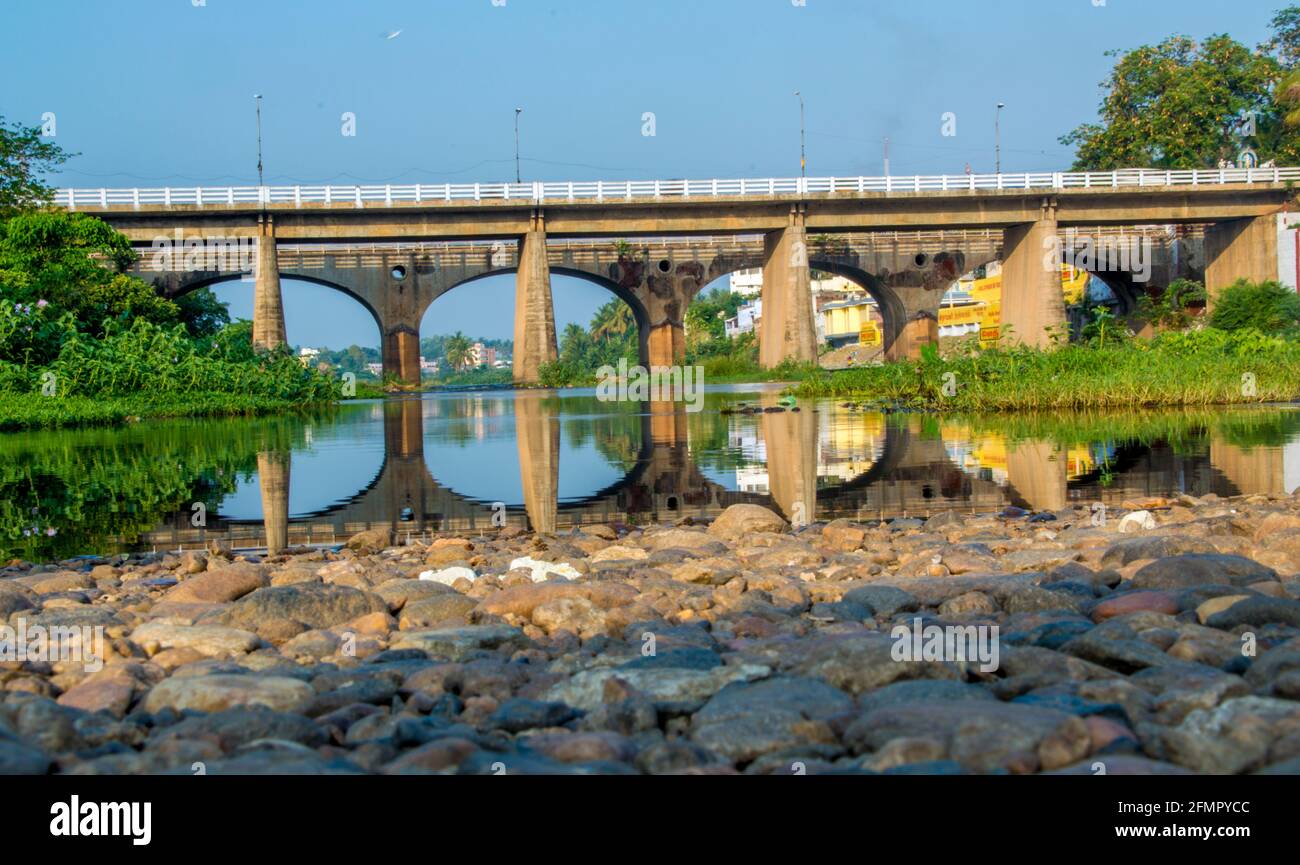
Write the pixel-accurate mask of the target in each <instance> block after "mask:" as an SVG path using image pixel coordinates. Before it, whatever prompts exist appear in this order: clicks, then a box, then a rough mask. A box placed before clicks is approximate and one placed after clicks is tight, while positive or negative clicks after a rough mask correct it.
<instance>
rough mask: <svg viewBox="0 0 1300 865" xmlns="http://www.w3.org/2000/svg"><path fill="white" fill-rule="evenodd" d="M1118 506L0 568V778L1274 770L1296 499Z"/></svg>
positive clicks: (769, 520)
mask: <svg viewBox="0 0 1300 865" xmlns="http://www.w3.org/2000/svg"><path fill="white" fill-rule="evenodd" d="M1126 505H1127V507H1125V508H1123V509H1118V508H1116V509H1112V510H1111V512H1110V513H1109V514H1104V512H1097V511H1094V510H1093V509H1092V508H1090V507H1089V506H1088V505H1087V503H1081V504H1079V505H1078V506H1077V507H1075V508H1074V509H1070V510H1064V511H1059V512H1056V513H1038V514H1028V513H1025V512H1023V511H1018V510H1016V509H1009V510H1008V511H1007V512H1003V513H1001V514H983V515H973V514H957V513H953V512H943V513H938V514H935V515H933V516H930V517H929V518H928V519H924V520H922V519H900V520H895V521H893V522H891V523H887V524H880V525H871V524H859V523H854V522H850V521H846V520H836V521H834V522H831V523H829V524H814V525H811V526H806V527H799V528H792V527H791V526H789V525H788V524H787V523H786V522H785V521H784V520H782V519H781V517H779V516H778V515H776V514H775V513H773V512H771V511H768V510H765V509H763V508H760V507H757V506H754V505H736V506H733V507H731V508H729V509H727V510H726V511H725V512H723V513H722V515H721V516H719V517H718V518H717V519H716V520H714V521H713V523H712V524H710V525H707V526H705V525H698V524H689V523H687V524H681V525H660V526H652V527H630V526H622V525H593V526H589V527H586V528H584V529H583V530H581V531H578V532H575V533H573V534H566V535H563V536H533V535H529V534H525V533H522V532H519V531H518V530H512V529H500V530H493V532H492V533H490V534H484V535H482V536H472V537H443V538H437V539H435V540H433V541H432V542H431V543H412V544H410V545H398V546H393V545H390V544H391V541H392V540H393V539H392V538H391V537H389V535H388V533H387V531H382V530H380V531H374V532H366V533H363V534H361V535H357V536H356V537H354V538H352V539H351V540H350V541H349V543H348V544H347V546H346V547H345V548H341V549H338V550H337V551H332V550H318V549H313V550H307V549H302V550H292V549H291V550H287V551H285V552H283V553H280V554H277V555H272V556H267V557H257V556H251V555H232V554H231V553H230V552H229V551H223V550H220V549H213V550H210V551H208V552H186V553H184V554H180V555H177V554H175V553H165V554H147V555H134V556H129V557H125V556H123V557H114V558H111V559H109V558H102V559H79V560H73V561H68V562H62V563H54V564H46V565H32V564H30V563H24V562H12V563H9V564H8V566H7V567H4V568H3V569H0V621H7V623H8V630H6V631H5V634H6V635H7V636H6V639H8V640H10V644H9V645H10V649H11V651H10V653H9V654H7V655H5V658H6V659H5V660H4V661H3V662H0V683H2V685H3V694H0V697H2V698H3V702H2V703H0V772H5V773H45V772H63V773H92V774H114V773H197V772H206V773H208V774H218V773H250V772H266V773H281V772H292V773H393V774H395V773H420V772H434V773H495V774H520V773H549V772H577V773H733V772H745V773H786V774H791V773H808V774H814V773H822V772H862V773H941V774H952V773H1006V772H1010V773H1038V772H1051V773H1077V774H1095V773H1100V772H1103V771H1104V772H1106V773H1107V774H1124V773H1256V772H1263V773H1295V772H1298V771H1300V600H1298V599H1297V598H1300V497H1291V498H1283V497H1267V496H1252V497H1248V498H1234V499H1220V498H1217V497H1214V496H1206V497H1204V498H1200V499H1197V498H1190V497H1186V496H1184V497H1181V498H1178V499H1177V500H1169V501H1166V500H1152V501H1137V502H1129V503H1126ZM1103 515H1104V517H1105V518H1104V519H1102V518H1101V517H1102V516H1103ZM918 620H919V621H920V623H921V624H922V625H923V626H930V625H939V626H974V628H980V627H982V628H985V629H986V630H985V631H983V632H982V633H985V634H987V633H991V630H990V629H991V628H992V627H993V626H996V627H997V630H996V640H997V643H996V645H997V649H998V651H997V663H996V667H994V668H992V669H987V667H988V666H989V665H988V664H983V665H982V664H981V663H979V661H978V660H974V659H970V658H969V657H968V658H966V659H961V658H954V657H953V655H952V652H951V651H949V652H946V653H945V652H941V653H937V654H931V653H930V652H928V651H927V652H924V653H921V654H920V655H907V654H906V653H905V652H904V653H903V654H904V656H903V657H900V645H901V644H902V641H901V640H900V638H899V637H898V636H897V633H898V632H897V631H896V629H897V628H898V627H900V626H901V627H907V628H911V627H913V626H914V625H916V624H917V623H918ZM73 627H75V628H92V629H94V628H102V631H97V632H96V633H102V634H103V637H104V640H103V647H102V654H103V657H102V659H101V660H102V668H99V667H100V664H98V663H88V662H87V661H86V660H85V658H84V657H77V658H68V657H63V658H58V657H53V658H47V659H40V658H33V657H31V656H30V654H29V655H28V656H26V657H21V656H16V655H15V654H14V653H13V651H12V650H13V649H14V647H15V641H16V640H17V639H18V636H16V635H19V634H20V633H21V634H23V635H26V638H28V639H30V635H31V634H32V633H34V632H35V630H34V629H38V628H39V629H46V630H47V631H48V632H51V633H52V632H53V630H54V629H56V628H73ZM972 632H973V629H972ZM20 648H21V647H20ZM28 648H30V647H28ZM95 668H98V669H95Z"/></svg>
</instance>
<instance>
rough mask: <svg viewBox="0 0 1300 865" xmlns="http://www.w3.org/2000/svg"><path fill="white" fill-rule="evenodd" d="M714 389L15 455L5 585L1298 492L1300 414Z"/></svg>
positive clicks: (5, 440)
mask: <svg viewBox="0 0 1300 865" xmlns="http://www.w3.org/2000/svg"><path fill="white" fill-rule="evenodd" d="M797 409H798V410H797V411H796V410H794V409H791V408H788V407H786V406H783V405H781V403H780V388H779V386H768V385H736V386H730V387H711V388H709V389H708V392H707V394H706V397H705V400H704V404H703V409H702V410H701V411H698V412H688V411H685V410H684V408H683V407H682V406H681V405H680V404H677V405H674V404H671V403H662V404H658V403H656V404H652V403H627V402H602V401H600V400H598V399H597V398H596V396H595V392H594V391H591V390H566V391H560V392H554V391H536V390H528V391H480V392H456V393H430V394H424V395H421V396H416V397H411V398H402V399H390V400H385V401H377V400H372V401H356V402H349V403H344V404H341V405H339V406H337V407H333V408H330V409H328V410H323V411H320V412H317V413H312V414H308V415H302V416H283V415H282V416H276V417H270V418H238V419H200V420H193V419H191V420H171V421H149V422H143V423H137V424H132V425H129V426H125V427H116V428H99V429H82V430H51V431H30V432H21V433H12V434H3V435H0V561H3V560H8V559H12V558H21V559H26V560H28V561H38V562H43V561H49V560H54V559H64V558H70V557H73V556H81V555H86V556H94V555H107V554H111V553H117V552H125V551H134V550H153V549H158V550H162V549H171V550H176V549H182V548H185V549H194V548H199V547H202V546H205V545H206V544H207V543H209V542H210V541H213V540H222V541H227V542H229V543H230V544H231V545H232V546H234V547H235V548H248V549H263V548H269V549H270V550H272V551H274V550H278V549H281V548H284V547H286V546H295V545H299V544H333V543H341V542H343V541H344V540H346V539H347V538H348V537H349V536H351V535H352V534H353V533H355V532H357V531H361V530H363V529H367V528H374V527H378V526H390V527H392V528H393V529H395V530H396V533H397V537H398V540H399V541H401V540H403V539H405V538H407V537H424V536H427V535H429V534H432V533H438V532H468V531H479V530H486V529H490V528H492V527H494V526H498V525H502V524H506V525H511V526H519V527H523V528H528V529H535V530H542V531H548V532H559V531H566V530H568V529H570V528H572V527H574V526H576V525H580V524H583V523H610V522H614V523H619V522H621V523H630V524H642V523H650V522H661V521H675V520H680V519H683V518H686V517H697V518H708V517H711V516H713V515H716V514H717V513H718V512H720V511H721V510H722V509H723V508H725V507H726V506H728V505H730V504H735V503H737V502H752V503H756V504H762V505H765V506H768V507H771V508H773V509H774V510H777V511H779V512H780V513H781V514H783V515H784V516H785V517H786V518H787V519H789V520H790V521H792V522H794V523H805V522H810V521H814V520H829V519H833V518H836V517H849V518H852V519H856V520H860V521H874V520H882V519H897V518H918V517H919V518H924V517H925V516H927V515H929V514H933V513H935V512H938V511H943V510H949V509H952V510H959V511H963V512H983V513H989V512H995V511H999V510H1002V509H1005V508H1007V507H1016V508H1023V509H1025V510H1028V511H1035V512H1038V511H1046V512H1051V511H1059V510H1062V509H1064V508H1069V507H1072V506H1077V505H1081V506H1083V507H1086V508H1089V509H1092V510H1093V511H1094V513H1097V514H1098V517H1099V518H1100V517H1101V516H1104V511H1103V510H1102V509H1101V507H1100V506H1099V505H1098V503H1100V504H1101V505H1104V506H1106V507H1111V506H1119V505H1121V504H1125V503H1128V505H1130V506H1131V505H1141V504H1144V503H1152V504H1159V502H1158V501H1156V500H1160V499H1170V498H1172V497H1175V496H1177V495H1178V494H1180V493H1188V494H1191V495H1197V496H1200V495H1205V494H1207V493H1215V494H1218V495H1221V496H1229V495H1237V494H1253V493H1265V494H1268V493H1290V492H1292V491H1294V490H1295V489H1296V488H1297V487H1300V409H1297V407H1293V406H1270V407H1261V408H1250V409H1209V410H1188V411H1178V412H1159V413H1156V412H1152V413H1142V412H1136V413H1135V412H1132V411H1129V412H1125V413H1123V414H1118V413H1116V414H1111V415H1107V414H1092V415H1073V416H1072V415H1061V414H1054V415H1049V416H1025V415H1011V416H1007V415H1002V416H951V415H937V414H889V415H886V414H881V413H878V412H867V411H860V410H858V409H857V408H855V407H853V406H850V405H848V404H844V403H841V402H840V401H829V400H828V401H820V402H806V401H805V402H801V403H800V404H799V405H798V406H797Z"/></svg>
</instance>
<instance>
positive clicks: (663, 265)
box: [659, 258, 673, 273]
mask: <svg viewBox="0 0 1300 865" xmlns="http://www.w3.org/2000/svg"><path fill="white" fill-rule="evenodd" d="M672 269H673V263H672V262H671V261H669V260H668V259H666V258H661V259H659V272H660V273H667V272H668V271H670V270H672Z"/></svg>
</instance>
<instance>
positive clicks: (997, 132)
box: [993, 102, 1007, 174]
mask: <svg viewBox="0 0 1300 865" xmlns="http://www.w3.org/2000/svg"><path fill="white" fill-rule="evenodd" d="M1006 107H1007V104H1006V103H1005V102H999V103H998V110H997V112H996V113H995V114H994V115H993V159H994V163H995V168H994V173H995V174H1001V173H1002V109H1003V108H1006Z"/></svg>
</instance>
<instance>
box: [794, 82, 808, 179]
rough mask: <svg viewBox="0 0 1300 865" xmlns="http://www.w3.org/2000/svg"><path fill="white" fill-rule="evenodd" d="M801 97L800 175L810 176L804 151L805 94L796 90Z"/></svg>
mask: <svg viewBox="0 0 1300 865" xmlns="http://www.w3.org/2000/svg"><path fill="white" fill-rule="evenodd" d="M794 95H795V96H798V97H799V176H800V177H807V176H808V158H807V156H806V154H805V151H804V132H803V94H802V93H800V92H799V91H798V90H796V91H795V92H794Z"/></svg>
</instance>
